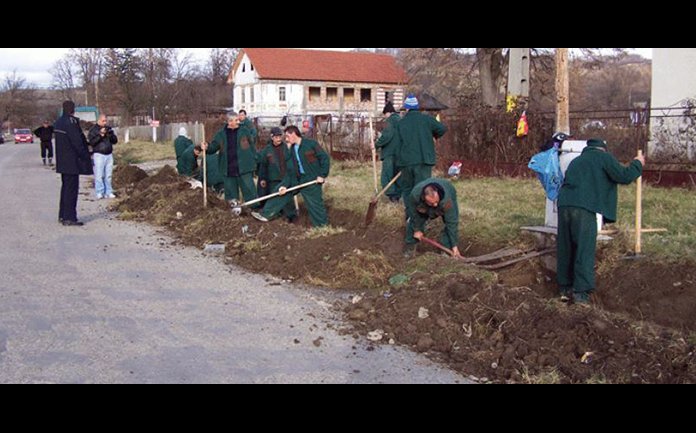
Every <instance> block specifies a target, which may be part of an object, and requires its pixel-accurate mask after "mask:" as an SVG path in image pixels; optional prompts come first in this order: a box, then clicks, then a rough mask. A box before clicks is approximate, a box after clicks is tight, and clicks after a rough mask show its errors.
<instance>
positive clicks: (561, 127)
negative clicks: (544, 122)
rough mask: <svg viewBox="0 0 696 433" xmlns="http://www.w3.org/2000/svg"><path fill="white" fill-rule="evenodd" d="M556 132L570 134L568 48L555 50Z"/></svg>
mask: <svg viewBox="0 0 696 433" xmlns="http://www.w3.org/2000/svg"><path fill="white" fill-rule="evenodd" d="M556 132H565V133H566V134H570V85H569V78H568V48H556Z"/></svg>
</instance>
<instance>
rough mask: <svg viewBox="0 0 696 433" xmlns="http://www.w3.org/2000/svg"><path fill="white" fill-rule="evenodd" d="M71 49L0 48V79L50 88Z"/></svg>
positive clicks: (203, 54)
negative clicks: (59, 64)
mask: <svg viewBox="0 0 696 433" xmlns="http://www.w3.org/2000/svg"><path fill="white" fill-rule="evenodd" d="M311 49H322V50H343V51H346V50H351V49H352V48H311ZM69 50H70V48H0V79H4V78H5V77H6V76H7V75H9V74H12V73H13V72H15V71H16V72H17V75H18V76H19V77H21V78H23V79H25V80H26V82H27V83H29V84H34V85H37V86H39V87H49V86H50V84H51V74H50V73H49V70H50V69H51V67H52V66H53V65H54V64H55V62H56V61H58V60H60V59H61V58H62V57H63V56H64V55H65V54H66V53H67V52H68V51H69ZM182 50H183V51H184V52H186V53H191V54H192V55H193V58H194V61H196V62H200V63H205V61H206V59H207V58H208V54H209V53H210V50H211V49H210V48H182ZM635 51H636V52H637V53H638V54H641V55H642V56H643V57H647V58H652V48H635Z"/></svg>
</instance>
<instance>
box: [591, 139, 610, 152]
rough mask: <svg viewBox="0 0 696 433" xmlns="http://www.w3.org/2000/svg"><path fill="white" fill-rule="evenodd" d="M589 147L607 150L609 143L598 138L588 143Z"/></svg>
mask: <svg viewBox="0 0 696 433" xmlns="http://www.w3.org/2000/svg"><path fill="white" fill-rule="evenodd" d="M587 146H589V147H600V148H602V149H604V150H607V142H606V141H604V140H600V139H598V138H593V139H591V140H588V141H587Z"/></svg>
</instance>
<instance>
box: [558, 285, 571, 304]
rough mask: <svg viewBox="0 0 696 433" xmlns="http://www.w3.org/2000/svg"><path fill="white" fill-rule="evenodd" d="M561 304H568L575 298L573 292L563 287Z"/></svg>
mask: <svg viewBox="0 0 696 433" xmlns="http://www.w3.org/2000/svg"><path fill="white" fill-rule="evenodd" d="M560 292H561V302H565V303H568V302H570V301H571V299H572V298H573V291H572V290H571V289H568V288H566V287H561V290H560Z"/></svg>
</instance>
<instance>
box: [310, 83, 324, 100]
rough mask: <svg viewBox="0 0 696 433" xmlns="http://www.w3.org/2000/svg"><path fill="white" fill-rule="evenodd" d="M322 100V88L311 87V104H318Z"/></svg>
mask: <svg viewBox="0 0 696 433" xmlns="http://www.w3.org/2000/svg"><path fill="white" fill-rule="evenodd" d="M320 99H321V87H310V88H309V100H310V102H318V101H319V100H320Z"/></svg>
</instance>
